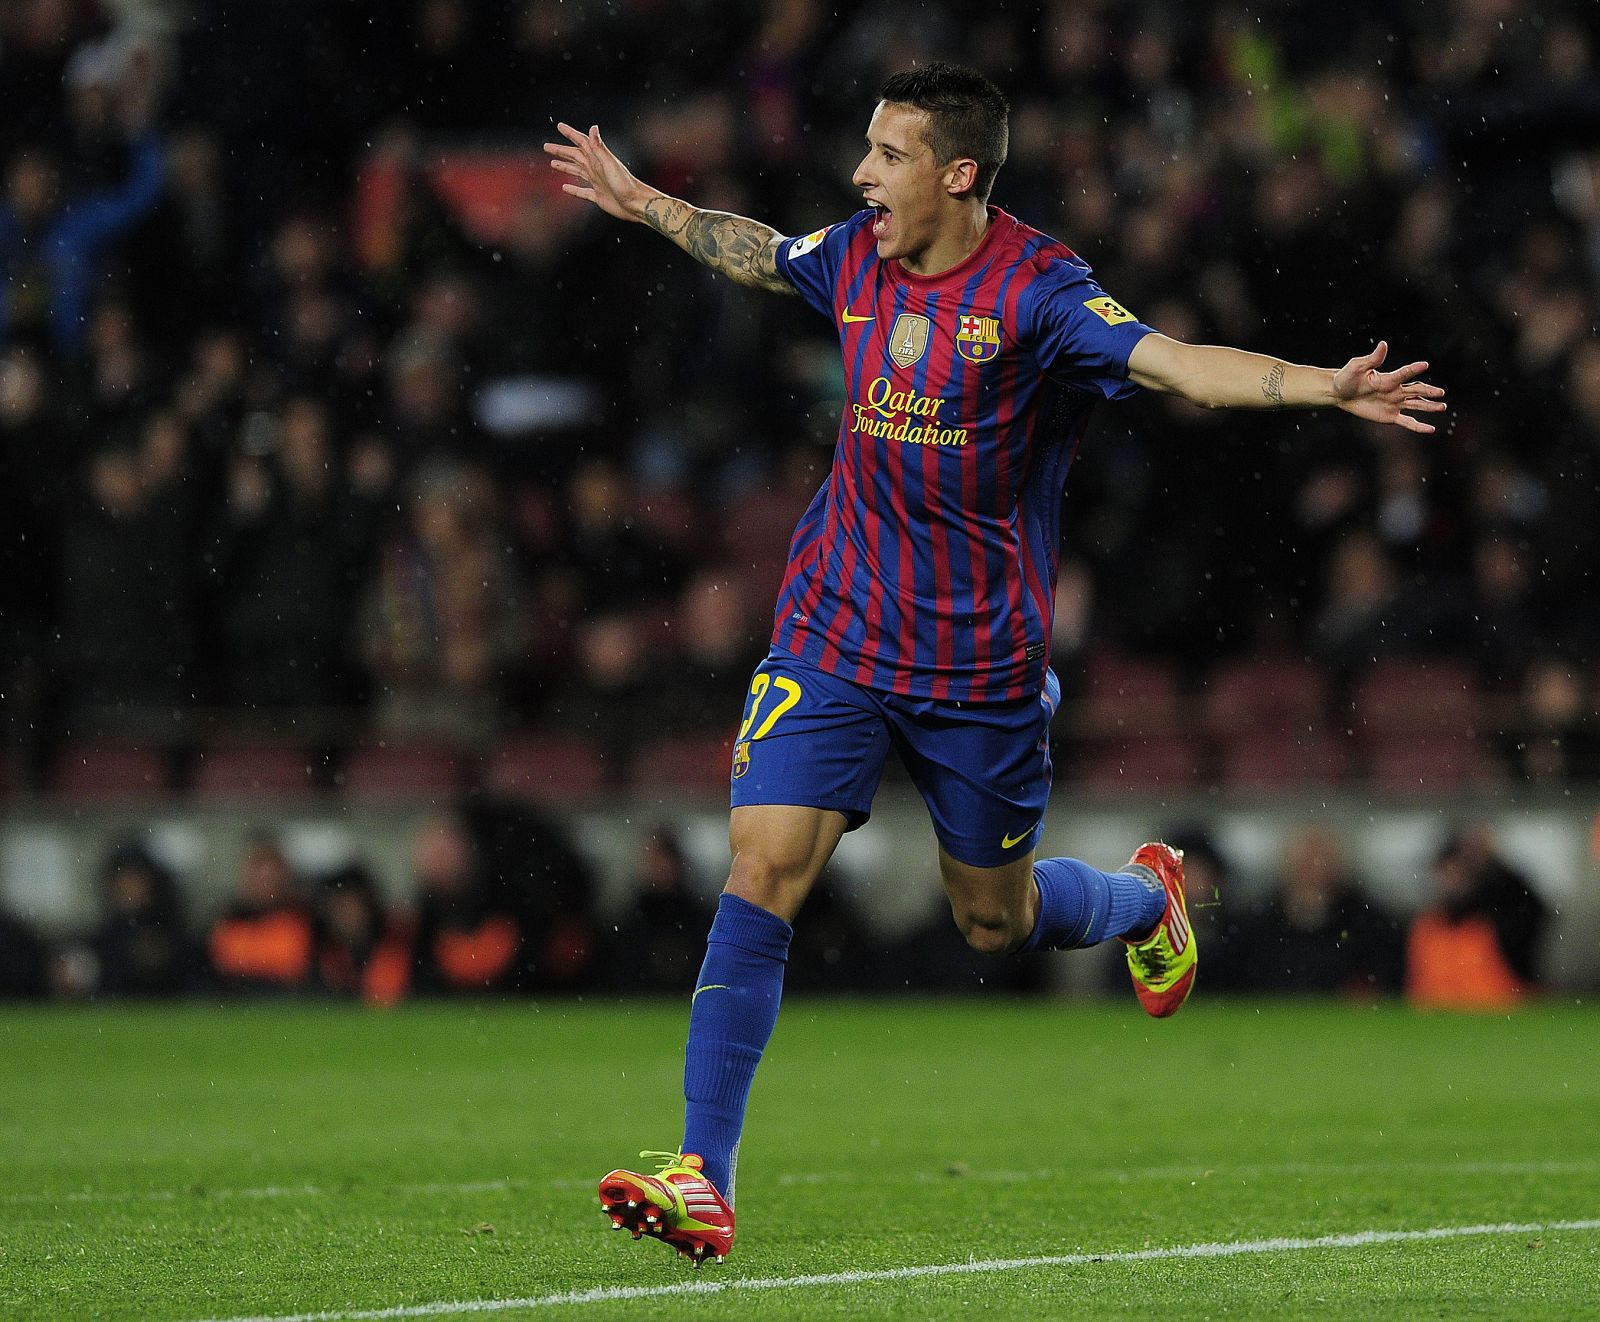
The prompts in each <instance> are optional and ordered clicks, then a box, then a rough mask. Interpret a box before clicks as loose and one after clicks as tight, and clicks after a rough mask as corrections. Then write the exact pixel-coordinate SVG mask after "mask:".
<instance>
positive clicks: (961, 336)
mask: <svg viewBox="0 0 1600 1322" xmlns="http://www.w3.org/2000/svg"><path fill="white" fill-rule="evenodd" d="M1108 301H1109V300H1108ZM956 349H957V351H958V352H959V353H960V354H961V356H962V357H963V358H965V359H966V360H967V361H968V362H969V363H986V362H988V361H989V360H990V359H991V358H993V357H994V356H995V355H996V354H998V353H999V352H1000V319H999V318H998V317H961V318H960V319H959V320H957V322H956Z"/></svg>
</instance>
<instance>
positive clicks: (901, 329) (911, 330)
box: [889, 312, 931, 367]
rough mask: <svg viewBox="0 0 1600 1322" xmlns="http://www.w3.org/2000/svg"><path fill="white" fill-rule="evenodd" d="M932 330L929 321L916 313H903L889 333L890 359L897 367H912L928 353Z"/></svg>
mask: <svg viewBox="0 0 1600 1322" xmlns="http://www.w3.org/2000/svg"><path fill="white" fill-rule="evenodd" d="M930 329H931V326H930V323H929V321H928V319H927V318H926V317H919V316H917V314H916V313H915V312H902V313H901V314H900V315H899V316H898V317H896V318H895V319H894V329H893V330H892V331H890V332H889V357H891V358H893V359H894V361H895V365H896V366H898V367H910V366H911V365H912V364H913V363H914V362H916V361H917V359H919V358H921V357H922V355H923V354H925V353H927V351H928V331H929V330H930Z"/></svg>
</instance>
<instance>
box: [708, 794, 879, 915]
mask: <svg viewBox="0 0 1600 1322" xmlns="http://www.w3.org/2000/svg"><path fill="white" fill-rule="evenodd" d="M848 829H849V821H848V819H847V818H846V817H845V815H844V814H843V813H841V812H836V811H834V810H833V809H832V808H806V807H800V806H798V805H795V804H788V803H763V804H752V805H749V806H747V807H743V808H735V809H734V810H733V812H732V813H731V814H730V815H729V819H728V845H729V847H730V849H731V850H732V852H733V864H732V866H731V867H730V868H729V870H728V884H727V886H726V887H725V888H724V889H726V890H727V891H728V893H729V894H730V895H737V896H738V897H739V898H740V899H741V900H748V901H749V902H750V903H751V904H755V905H759V906H760V907H761V908H763V909H765V910H767V912H768V913H775V914H777V915H778V917H780V918H782V919H783V920H784V921H785V922H791V923H792V922H793V921H794V918H795V915H796V914H798V913H799V912H800V906H801V905H802V904H804V903H805V898H806V896H807V895H809V894H810V893H811V888H812V886H814V885H815V884H816V881H817V878H818V877H820V876H821V875H822V869H823V868H825V867H827V866H828V860H829V859H830V858H832V857H833V851H834V850H835V849H837V848H838V846H839V841H840V840H841V839H843V838H844V833H845V831H846V830H848Z"/></svg>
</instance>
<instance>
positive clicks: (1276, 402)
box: [1261, 363, 1285, 409]
mask: <svg viewBox="0 0 1600 1322" xmlns="http://www.w3.org/2000/svg"><path fill="white" fill-rule="evenodd" d="M1284 370H1285V369H1284V365H1283V364H1282V363H1273V365H1272V367H1271V369H1270V370H1269V371H1268V372H1267V374H1266V375H1265V376H1264V377H1262V378H1261V393H1262V394H1263V395H1265V396H1266V397H1267V399H1268V401H1269V402H1270V403H1271V404H1272V407H1273V408H1278V409H1281V408H1282V407H1283V373H1284Z"/></svg>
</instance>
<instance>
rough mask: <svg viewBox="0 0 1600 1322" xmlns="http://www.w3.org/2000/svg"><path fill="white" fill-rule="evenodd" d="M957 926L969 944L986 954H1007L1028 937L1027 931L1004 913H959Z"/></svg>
mask: <svg viewBox="0 0 1600 1322" xmlns="http://www.w3.org/2000/svg"><path fill="white" fill-rule="evenodd" d="M956 926H957V927H959V928H960V929H961V935H962V936H964V937H966V938H967V944H968V945H969V946H971V947H972V948H973V949H974V950H978V951H981V952H982V953H983V954H985V955H1004V954H1007V953H1009V952H1010V951H1013V950H1015V949H1016V948H1017V947H1018V946H1020V945H1021V944H1022V942H1023V940H1024V939H1025V938H1026V937H1027V933H1026V932H1023V931H1021V930H1020V929H1019V928H1018V927H1017V925H1016V924H1015V923H1014V922H1012V921H1011V920H1010V919H1009V918H1008V917H1007V916H1006V915H1004V914H985V913H965V914H958V915H957V916H956Z"/></svg>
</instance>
